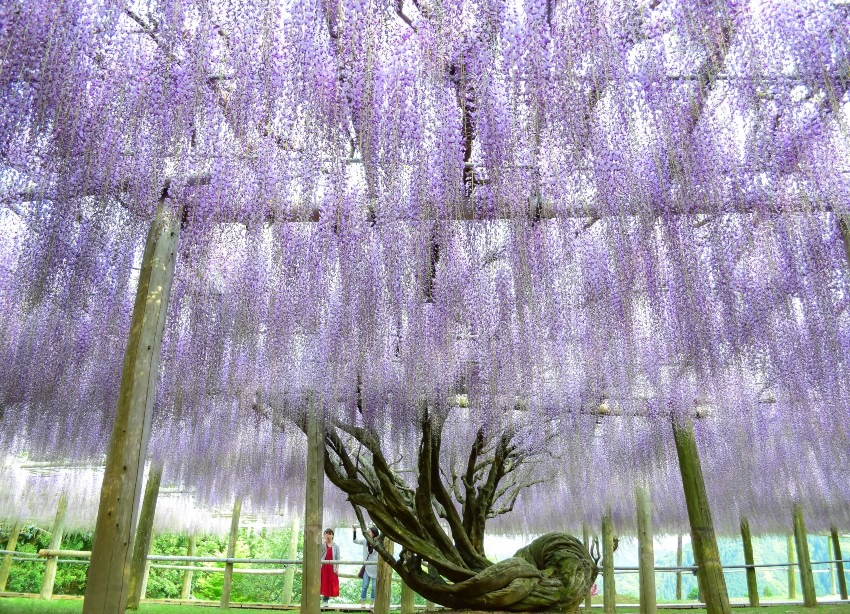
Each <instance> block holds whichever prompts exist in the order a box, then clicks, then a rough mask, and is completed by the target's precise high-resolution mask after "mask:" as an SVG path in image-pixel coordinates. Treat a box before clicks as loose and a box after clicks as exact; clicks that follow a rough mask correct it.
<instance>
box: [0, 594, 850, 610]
mask: <svg viewBox="0 0 850 614" xmlns="http://www.w3.org/2000/svg"><path fill="white" fill-rule="evenodd" d="M82 610H83V602H82V600H65V599H60V600H55V601H41V600H39V599H26V598H17V597H0V614H79V613H80V612H82ZM212 611H216V612H230V613H231V614H237V613H241V614H246V612H248V611H249V610H248V609H247V608H228V609H227V610H219V609H218V607H211V608H205V607H198V606H191V605H166V604H159V603H143V604H142V606H141V608H139V610H138V612H139V614H203V613H204V612H212ZM254 611H256V612H262V611H269V610H254ZM278 611H280V610H278ZM601 611H602V610H601V609H596V608H594V610H593V612H599V613H601ZM671 611H674V612H675V611H679V610H671ZM681 611H682V612H687V613H688V614H699V613H701V612H705V610H681ZM732 611H733V613H734V614H814V613H816V614H850V604H840V605H821V606H818V607H817V608H814V609H808V608H804V607H802V606H801V605H778V606H768V607H763V608H733V610H732ZM631 612H639V610H638V609H637V608H633V607H629V606H625V607H618V608H617V613H618V614H621V613H622V614H627V613H631Z"/></svg>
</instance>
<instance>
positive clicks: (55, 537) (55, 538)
mask: <svg viewBox="0 0 850 614" xmlns="http://www.w3.org/2000/svg"><path fill="white" fill-rule="evenodd" d="M67 511H68V495H66V494H65V493H64V492H63V493H62V494H61V495H60V496H59V505H58V507H57V508H56V519H55V520H54V521H53V533H52V534H51V536H50V546H49V548H50V550H59V549H60V548H61V547H62V533H63V532H64V531H65V512H67ZM58 560H59V557H57V556H49V557H47V563H46V565H45V567H44V581H43V582H42V583H41V598H42V599H52V598H53V583H54V582H55V581H56V564H57V563H58Z"/></svg>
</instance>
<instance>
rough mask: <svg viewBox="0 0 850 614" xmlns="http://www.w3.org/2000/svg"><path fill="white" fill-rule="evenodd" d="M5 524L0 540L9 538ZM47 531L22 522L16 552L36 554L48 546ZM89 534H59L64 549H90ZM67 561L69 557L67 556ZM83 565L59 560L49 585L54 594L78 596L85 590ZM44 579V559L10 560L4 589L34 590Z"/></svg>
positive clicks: (90, 536) (23, 591) (12, 590)
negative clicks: (51, 582)
mask: <svg viewBox="0 0 850 614" xmlns="http://www.w3.org/2000/svg"><path fill="white" fill-rule="evenodd" d="M9 531H10V529H9V527H3V528H2V529H0V543H5V542H7V541H8V539H9ZM50 538H51V533H50V532H49V531H45V530H44V529H41V528H40V527H37V526H35V525H26V526H24V528H23V529H21V533H20V535H19V536H18V546H17V550H18V552H28V553H33V554H35V553H37V552H38V551H39V550H41V549H42V548H48V547H49V546H50ZM91 545H92V534H91V533H90V532H87V533H67V534H65V535H64V536H63V537H62V546H61V547H62V549H64V550H91ZM69 560H70V559H69ZM87 568H88V567H87V565H85V564H82V563H62V564H60V565H59V566H58V567H57V568H56V580H55V583H54V585H53V593H54V594H55V595H82V594H83V593H84V592H85V590H86V570H87ZM43 580H44V559H36V560H34V561H13V563H12V568H11V569H10V570H9V580H8V582H7V583H6V590H7V591H11V592H15V593H38V592H40V591H41V584H42V582H43Z"/></svg>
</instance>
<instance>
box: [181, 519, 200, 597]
mask: <svg viewBox="0 0 850 614" xmlns="http://www.w3.org/2000/svg"><path fill="white" fill-rule="evenodd" d="M196 543H197V540H196V538H195V535H194V533H193V534H192V535H190V536H189V547H188V548H187V549H186V556H195V545H196ZM186 564H187V565H194V563H186ZM192 574H193V572H192V570H191V569H187V570H186V571H184V572H183V588H181V589H180V599H182V600H183V601H188V600H189V599H191V597H192Z"/></svg>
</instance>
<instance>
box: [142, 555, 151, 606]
mask: <svg viewBox="0 0 850 614" xmlns="http://www.w3.org/2000/svg"><path fill="white" fill-rule="evenodd" d="M150 576H151V562H150V561H145V571H144V573H142V586H141V590H140V591H139V601H141V600H142V599H144V598H145V596H146V595H147V594H148V578H150Z"/></svg>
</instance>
